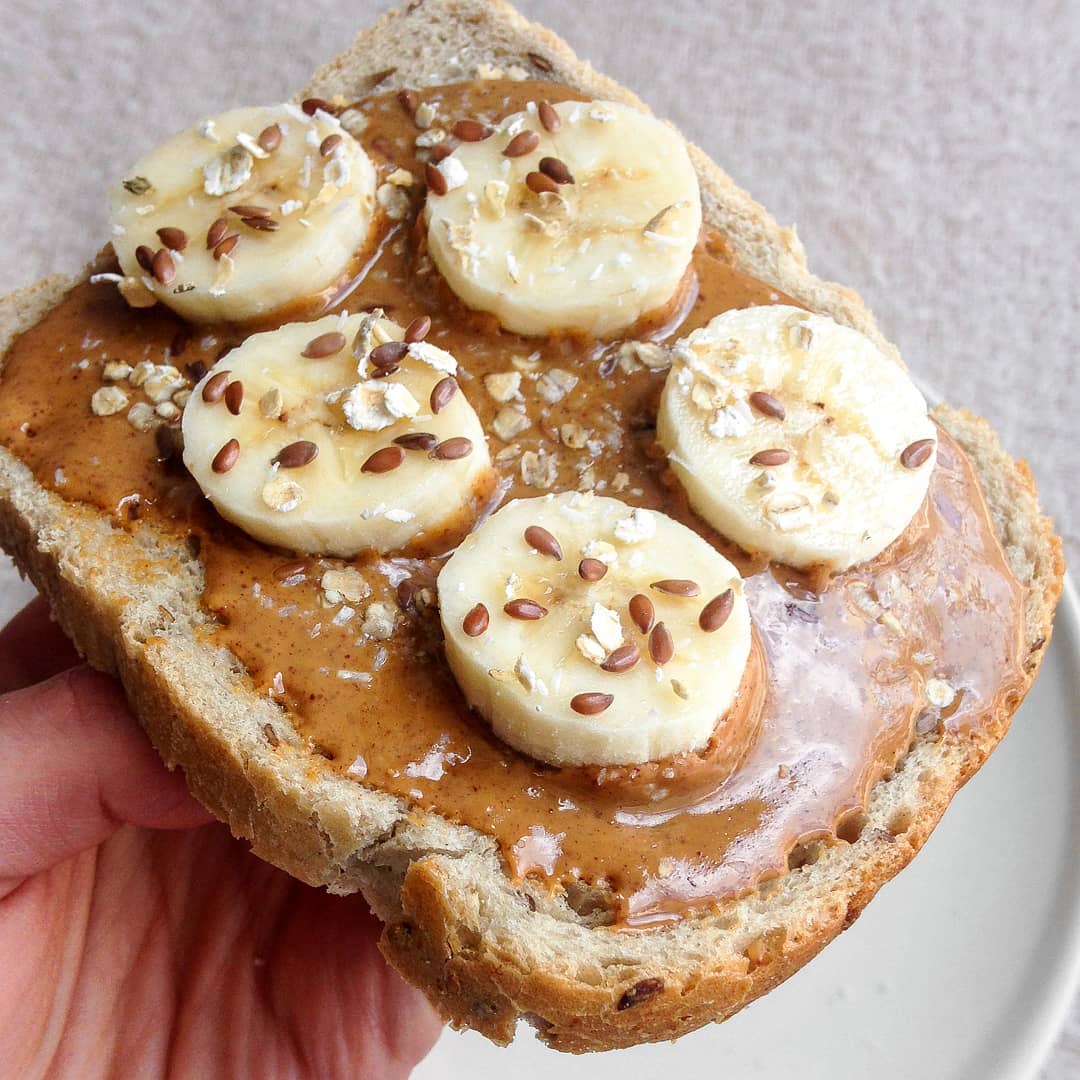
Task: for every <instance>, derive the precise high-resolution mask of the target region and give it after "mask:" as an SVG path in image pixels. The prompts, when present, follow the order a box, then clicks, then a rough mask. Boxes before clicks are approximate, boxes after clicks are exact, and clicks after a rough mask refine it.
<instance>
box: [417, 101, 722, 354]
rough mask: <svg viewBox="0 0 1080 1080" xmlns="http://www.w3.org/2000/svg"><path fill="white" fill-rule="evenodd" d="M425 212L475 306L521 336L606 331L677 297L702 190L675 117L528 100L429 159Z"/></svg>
mask: <svg viewBox="0 0 1080 1080" xmlns="http://www.w3.org/2000/svg"><path fill="white" fill-rule="evenodd" d="M439 192H442V194H440V193H439ZM425 216H426V220H427V226H428V246H429V249H430V251H431V254H432V257H433V258H434V260H435V263H436V265H437V266H438V268H439V270H440V271H441V273H442V275H443V277H445V278H446V281H447V283H448V284H449V285H450V288H451V289H453V290H454V292H455V293H456V294H457V295H458V296H459V297H460V298H461V299H462V300H464V302H465V303H466V304H468V305H469V306H470V307H472V308H478V309H479V310H481V311H488V312H491V313H492V314H493V315H495V317H496V318H497V319H498V320H499V322H500V323H501V324H502V325H503V326H504V327H506V329H508V330H512V331H514V332H515V333H519V334H550V333H558V332H562V331H581V332H584V333H587V334H591V335H592V336H594V337H605V336H608V335H611V334H615V333H617V332H618V331H620V330H624V329H626V328H627V327H628V326H631V325H632V324H633V323H635V322H636V321H637V320H638V319H639V318H640V317H641V316H643V315H645V314H648V313H649V312H654V311H656V310H658V309H660V308H663V307H664V306H665V305H666V304H668V303H669V301H671V299H672V297H673V296H674V295H675V293H676V291H677V290H678V288H679V286H680V283H681V281H682V279H683V276H684V274H685V273H686V270H687V267H688V266H689V265H690V257H691V255H692V253H693V250H694V244H695V243H696V241H697V236H698V230H699V229H700V228H701V197H700V193H699V190H698V181H697V176H696V174H695V173H694V169H693V166H692V165H691V164H690V158H689V155H688V154H687V152H686V147H685V145H684V144H683V142H682V140H681V139H680V138H679V136H678V135H677V134H676V133H675V132H674V131H673V130H672V129H671V128H670V127H668V126H667V125H666V124H664V123H662V122H661V121H659V120H657V119H656V118H655V117H653V116H649V115H647V114H646V113H642V112H638V111H637V110H636V109H632V108H630V107H629V106H627V105H621V104H617V103H615V102H609V101H594V102H584V103H583V102H576V101H567V102H563V103H562V104H559V105H556V106H554V107H552V106H551V105H548V104H547V103H544V104H543V105H542V106H541V107H540V108H539V109H537V107H536V106H535V105H534V104H530V106H529V108H528V110H526V111H525V112H520V113H515V114H514V115H512V116H509V117H507V118H506V119H505V120H503V122H502V123H501V124H499V126H498V128H497V129H496V130H495V131H494V132H493V133H492V134H490V135H489V136H488V137H486V138H482V139H481V140H480V141H477V142H465V143H462V144H461V145H460V146H459V147H458V148H457V149H456V150H455V151H454V152H453V154H451V155H450V156H449V157H447V158H444V159H443V160H442V161H441V162H440V163H439V164H438V165H432V166H429V172H428V198H427V204H426V207H425Z"/></svg>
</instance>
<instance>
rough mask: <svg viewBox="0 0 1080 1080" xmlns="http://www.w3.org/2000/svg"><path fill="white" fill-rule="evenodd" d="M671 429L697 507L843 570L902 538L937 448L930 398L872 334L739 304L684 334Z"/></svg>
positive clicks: (752, 541)
mask: <svg viewBox="0 0 1080 1080" xmlns="http://www.w3.org/2000/svg"><path fill="white" fill-rule="evenodd" d="M673 356H674V363H673V366H672V369H671V372H670V373H669V375H668V378H667V381H666V383H665V384H664V391H663V395H662V397H661V401H660V414H659V417H658V420H657V438H658V439H659V441H660V443H661V445H662V446H663V447H664V449H666V450H667V452H668V455H669V458H670V461H671V467H672V469H673V470H674V472H675V474H676V476H677V477H678V478H679V480H680V481H681V483H682V485H683V487H684V488H685V489H686V492H687V494H688V496H689V498H690V503H691V505H692V506H693V507H694V509H695V510H696V511H697V512H698V513H699V514H701V516H702V517H703V518H705V520H706V521H708V522H709V524H710V525H712V526H713V527H714V528H715V529H717V530H718V531H720V532H721V533H723V534H724V535H725V536H727V537H729V538H730V539H732V540H734V541H735V542H736V543H738V544H740V545H741V546H742V547H744V548H746V549H747V550H748V551H760V552H763V553H765V554H766V555H768V556H769V558H770V559H773V560H776V561H778V562H783V563H788V564H789V565H791V566H797V567H808V566H812V565H824V566H827V567H829V568H831V569H832V570H835V571H839V570H844V569H847V568H848V567H849V566H853V565H854V564H855V563H859V562H863V561H865V560H867V559H872V558H873V557H874V556H875V555H877V554H878V553H879V552H881V551H883V550H884V549H885V548H886V547H888V545H889V544H891V543H892V542H893V540H895V539H896V538H897V537H898V536H899V535H900V533H901V532H903V531H904V528H905V527H906V526H907V524H908V522H909V521H910V520H911V518H912V516H913V515H914V513H915V512H916V510H918V508H919V506H920V505H921V503H922V500H923V498H924V497H925V495H926V489H927V485H928V484H929V482H930V472H931V470H932V469H933V467H934V460H935V455H936V450H937V441H936V436H935V428H934V425H933V423H932V421H931V420H930V418H929V417H928V416H927V414H926V402H925V401H924V400H923V396H922V394H920V393H919V391H918V390H917V389H916V388H915V385H914V384H913V383H912V381H911V379H910V378H909V377H908V375H907V373H906V372H905V371H904V370H903V369H902V368H901V367H900V366H899V365H898V364H896V363H894V362H893V361H891V360H889V359H888V358H887V357H886V356H884V355H883V354H882V353H881V352H880V350H879V349H878V348H877V347H876V346H875V345H874V344H873V342H871V341H870V340H869V339H868V338H867V337H865V336H864V335H863V334H861V333H859V332H858V331H857V330H852V329H851V328H850V327H846V326H841V325H840V324H839V323H836V322H834V321H833V320H832V319H829V318H826V317H824V316H821V315H811V314H809V313H808V312H806V311H803V310H801V309H799V308H794V307H786V306H783V305H772V306H766V307H752V308H746V309H744V310H741V311H728V312H725V313H724V314H723V315H718V316H717V317H716V318H715V319H713V320H712V322H710V323H709V324H708V326H704V327H702V328H701V329H700V330H695V331H694V332H693V333H692V334H690V336H689V337H687V338H684V339H683V340H682V341H680V342H678V343H677V344H676V346H675V348H674V350H673Z"/></svg>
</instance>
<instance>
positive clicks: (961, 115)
mask: <svg viewBox="0 0 1080 1080" xmlns="http://www.w3.org/2000/svg"><path fill="white" fill-rule="evenodd" d="M383 6H384V5H383V4H381V3H378V2H370V0H352V2H351V3H349V4H347V5H346V4H342V3H333V2H330V0H303V3H296V0H261V2H256V3H245V4H238V3H235V2H227V0H183V2H182V3H179V4H178V3H175V2H174V0H173V2H165V0H142V2H140V3H131V2H130V0H98V2H96V3H81V4H76V3H70V4H62V3H55V2H53V3H50V2H43V0H37V2H34V0H0V87H2V88H3V94H4V106H5V107H4V110H3V114H2V119H0V131H2V132H3V143H2V149H3V153H2V155H0V207H2V217H0V222H2V234H0V236H2V241H0V293H2V292H6V291H8V290H9V289H12V288H15V287H17V286H19V285H24V284H27V283H29V282H31V281H33V280H35V279H36V278H38V277H40V276H41V275H43V274H45V273H48V272H51V271H66V272H70V271H72V270H75V269H77V268H78V267H79V266H80V265H81V263H82V262H83V261H84V260H85V259H86V258H88V257H89V255H90V254H91V253H92V252H93V250H95V248H96V247H97V246H98V244H99V243H100V241H101V239H102V237H104V236H106V235H107V233H106V216H105V210H104V203H105V200H104V187H105V184H106V183H107V182H108V181H110V180H112V179H114V178H115V177H116V176H117V175H119V173H121V172H122V171H123V168H124V166H125V164H127V163H129V162H130V161H133V160H134V159H135V158H136V157H137V156H138V155H139V154H140V153H142V151H143V150H144V149H146V148H147V147H148V146H149V145H151V144H152V143H153V142H155V141H156V140H157V139H158V138H159V137H161V136H164V135H166V134H168V133H170V132H171V131H173V130H175V129H176V128H178V127H181V126H183V125H184V124H185V123H188V122H190V120H191V119H193V118H194V117H195V116H197V115H199V114H200V113H203V112H212V111H216V110H218V109H221V108H225V107H228V106H231V105H234V104H248V103H251V104H255V103H260V102H269V101H274V100H278V99H282V98H284V97H286V96H288V95H289V94H290V93H291V92H292V91H293V90H295V89H296V88H297V87H300V86H302V85H303V84H304V83H305V82H306V81H307V76H308V75H309V73H310V72H311V71H312V70H313V69H314V68H315V67H316V66H317V65H318V64H319V63H320V62H322V61H323V60H325V59H327V58H329V57H330V56H333V55H334V54H336V53H337V52H339V51H341V50H342V49H343V48H344V47H345V46H347V45H348V44H349V42H350V41H351V39H352V37H353V35H354V33H355V31H356V30H357V29H358V28H359V27H361V26H363V25H365V24H366V23H367V22H369V21H370V20H371V18H372V17H373V16H374V15H375V14H377V13H378V12H379V11H380V10H381V9H382V7H383ZM519 6H520V7H521V8H522V9H523V10H524V11H525V13H526V14H528V15H530V16H532V17H534V18H536V19H539V20H541V21H544V22H546V23H547V24H548V25H549V26H551V27H552V28H553V29H555V30H556V31H557V32H559V33H560V34H561V35H562V36H563V37H565V38H566V39H567V40H569V41H570V43H571V44H572V45H573V46H574V47H575V48H576V49H577V51H578V52H579V54H580V55H582V56H584V57H587V58H588V59H590V60H591V61H592V62H593V63H594V64H595V66H596V67H597V68H599V69H600V70H601V71H605V72H607V73H608V74H611V75H613V76H615V77H616V78H617V79H619V80H620V81H621V82H623V83H625V84H626V85H628V86H630V87H631V88H633V89H635V90H637V91H638V92H639V93H640V95H641V96H642V97H643V98H644V99H645V100H646V101H647V102H648V103H649V104H650V105H651V106H652V107H653V108H654V109H655V110H656V111H657V112H658V113H660V114H661V115H663V116H666V117H668V118H670V119H672V120H674V121H675V122H676V123H677V124H678V125H679V126H680V127H681V128H682V130H683V131H684V132H685V133H686V134H687V135H688V136H690V137H691V138H692V139H694V141H696V142H698V143H699V144H700V145H701V146H703V147H704V148H705V150H706V151H708V152H709V153H710V154H711V156H712V157H713V158H715V159H716V160H717V161H719V162H720V163H721V164H722V165H723V166H724V167H725V168H726V169H727V170H728V172H729V173H731V175H732V176H733V177H734V178H735V179H736V180H737V181H738V182H739V183H740V184H742V185H743V186H745V187H747V188H748V189H749V190H750V191H751V192H753V194H754V195H755V196H756V197H757V198H758V199H759V200H760V201H761V202H763V203H764V204H765V205H766V206H768V207H769V208H770V210H771V211H772V212H773V213H774V214H775V215H776V217H778V218H779V219H780V220H781V221H782V222H785V223H791V222H794V223H796V224H797V225H798V227H799V232H800V235H801V236H802V239H803V241H804V243H805V244H806V247H807V249H808V251H809V252H810V257H811V265H812V267H813V268H814V269H815V270H816V271H817V272H818V273H821V274H823V275H825V276H828V277H832V278H835V279H836V280H839V281H843V282H845V283H848V284H851V285H854V286H856V287H857V288H858V289H859V290H860V292H861V293H862V294H863V297H864V298H865V299H866V301H867V303H868V304H869V305H870V307H871V308H872V309H873V310H874V311H875V312H876V314H877V315H878V318H879V321H880V323H881V326H882V328H883V330H884V331H885V333H886V335H888V336H889V337H891V338H892V339H893V340H894V341H896V342H897V343H898V344H899V346H900V348H901V351H902V352H903V354H904V357H905V359H906V360H907V362H908V364H909V365H910V366H911V367H912V368H913V369H914V370H915V372H916V373H917V374H918V375H921V376H923V377H924V378H925V379H926V380H928V381H929V382H930V383H932V384H933V385H934V386H936V387H938V388H940V390H941V391H942V393H943V394H944V396H945V398H946V399H947V400H949V401H952V402H955V403H958V404H964V405H967V406H968V407H970V408H972V409H974V410H975V411H976V412H979V413H981V414H982V415H984V416H986V417H988V418H989V419H990V420H991V421H992V422H993V424H994V426H995V427H996V428H997V429H998V431H999V432H1000V434H1001V436H1002V439H1003V441H1004V443H1005V445H1006V447H1008V448H1009V449H1010V450H1011V451H1012V452H1013V453H1014V454H1016V455H1018V456H1023V457H1026V458H1027V459H1028V460H1029V461H1030V463H1031V465H1032V468H1033V469H1034V472H1035V476H1036V479H1037V481H1038V483H1039V487H1040V491H1041V495H1042V500H1043V504H1044V506H1045V507H1046V509H1047V510H1048V511H1049V512H1050V513H1052V514H1053V515H1054V517H1055V518H1056V519H1057V523H1058V528H1059V531H1060V532H1061V534H1062V535H1063V536H1064V537H1065V540H1066V547H1067V555H1068V556H1071V557H1072V558H1073V559H1075V558H1076V557H1077V556H1080V506H1078V505H1077V504H1078V501H1080V500H1078V499H1077V495H1078V493H1080V479H1078V476H1080V470H1078V469H1077V466H1076V462H1075V456H1074V447H1075V445H1076V423H1077V421H1076V402H1077V363H1076V361H1075V359H1074V355H1075V353H1076V350H1077V347H1078V342H1080V319H1078V312H1080V289H1078V287H1077V284H1076V280H1075V274H1076V272H1077V270H1078V269H1080V215H1078V214H1077V209H1076V200H1077V198H1078V194H1077V193H1078V192H1080V120H1078V116H1080V113H1078V110H1077V100H1078V98H1080V4H1078V3H1076V2H1075V0H1026V2H1023V0H1021V2H1007V0H954V2H951V3H950V2H946V0H942V2H940V3H930V2H926V0H916V2H904V0H888V2H885V0H882V2H871V0H862V2H860V3H852V2H851V0H787V2H782V0H728V2H724V3H717V2H714V3H711V4H700V3H695V2H692V0H667V2H666V3H657V2H656V0H634V2H628V3H616V2H615V0H593V2H591V3H588V2H583V0H550V2H543V0H521V3H520V4H519ZM25 595H28V593H27V592H26V591H25V587H24V586H21V585H19V584H18V583H17V582H16V581H15V578H14V575H13V573H12V571H11V569H10V567H9V566H8V565H7V564H6V563H5V562H3V557H2V556H0V622H2V620H3V618H4V616H5V615H6V613H8V612H9V611H11V610H13V608H14V606H15V604H16V603H18V602H19V601H20V600H21V599H22V598H23V597H24V596H25ZM1077 1075H1080V1002H1078V1003H1077V1005H1076V1006H1074V1009H1073V1014H1072V1019H1071V1024H1070V1027H1069V1028H1068V1029H1067V1030H1066V1032H1064V1033H1063V1036H1062V1039H1061V1041H1060V1043H1059V1045H1058V1047H1057V1049H1056V1051H1055V1053H1054V1055H1053V1058H1052V1059H1051V1061H1050V1063H1049V1064H1048V1066H1047V1069H1046V1071H1045V1073H1044V1080H1066V1078H1071V1077H1075V1076H1077Z"/></svg>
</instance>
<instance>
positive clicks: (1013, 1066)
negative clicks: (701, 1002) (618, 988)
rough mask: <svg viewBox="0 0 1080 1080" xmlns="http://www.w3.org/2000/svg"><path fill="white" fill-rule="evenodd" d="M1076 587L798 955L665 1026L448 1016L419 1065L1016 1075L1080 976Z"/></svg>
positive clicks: (420, 1073)
mask: <svg viewBox="0 0 1080 1080" xmlns="http://www.w3.org/2000/svg"><path fill="white" fill-rule="evenodd" d="M1078 719H1080V604H1078V602H1077V597H1076V594H1075V592H1073V591H1072V589H1071V586H1068V585H1067V586H1066V592H1065V595H1064V596H1063V597H1062V601H1061V604H1060V606H1059V608H1058V614H1057V620H1056V629H1055V632H1054V640H1053V642H1052V644H1051V645H1050V648H1049V651H1048V653H1047V656H1046V660H1045V662H1044V663H1043V668H1042V673H1041V674H1040V676H1039V678H1038V680H1037V682H1036V683H1035V686H1034V688H1033V689H1032V691H1031V693H1030V694H1029V695H1028V698H1027V700H1026V701H1025V702H1024V704H1023V706H1022V707H1021V708H1020V711H1019V712H1018V713H1017V715H1016V717H1015V718H1014V720H1013V725H1012V730H1011V731H1010V732H1009V734H1008V735H1007V736H1006V738H1005V740H1004V742H1002V744H1001V746H1000V747H999V748H998V749H997V750H996V751H995V753H994V755H993V757H991V759H990V761H989V762H987V764H986V765H985V766H984V767H983V768H982V769H981V770H980V771H979V773H978V774H977V775H976V776H975V777H974V779H972V781H971V782H970V783H969V784H968V785H967V787H966V788H964V790H963V791H961V792H960V794H959V795H957V797H956V799H955V800H954V802H953V804H952V806H950V808H949V810H948V812H947V813H946V815H945V817H944V819H943V821H942V823H941V825H940V826H939V827H938V829H937V830H936V831H935V832H934V834H933V836H932V837H931V838H930V840H929V842H928V843H927V844H926V846H925V847H924V848H923V850H922V852H921V853H920V854H919V855H918V856H917V857H916V859H915V861H914V862H913V863H912V864H911V866H909V867H908V868H907V869H906V870H905V871H904V872H903V873H901V874H900V876H899V877H897V878H896V879H895V880H894V881H893V882H892V883H890V884H889V885H886V886H885V888H884V889H883V890H882V891H881V893H880V894H879V895H878V897H877V899H875V900H874V901H873V903H871V904H870V906H869V907H868V908H867V909H866V911H865V912H864V913H863V914H862V916H860V918H859V921H858V922H857V923H856V924H855V925H854V926H853V927H852V928H851V929H850V930H848V931H847V932H846V933H844V934H842V935H841V936H840V937H839V939H837V940H836V941H835V942H833V944H831V945H830V946H828V948H826V949H825V951H824V952H823V953H822V954H821V955H820V956H819V957H818V958H817V959H816V960H814V961H813V962H812V963H810V964H809V965H808V966H807V967H806V968H804V969H803V970H802V971H801V972H799V973H798V974H796V975H795V976H794V977H793V978H791V979H790V980H789V981H788V982H786V983H785V984H784V985H783V986H781V987H780V988H779V989H777V990H774V991H773V992H772V993H771V994H768V995H766V997H764V998H762V999H761V1000H760V1001H758V1002H756V1003H755V1004H753V1005H751V1006H750V1007H749V1008H748V1009H746V1010H745V1011H744V1012H742V1013H740V1014H739V1015H738V1016H736V1017H734V1018H733V1019H731V1020H729V1021H728V1022H727V1023H725V1024H721V1025H713V1026H710V1027H708V1028H704V1029H702V1030H701V1031H697V1032H695V1033H694V1034H693V1035H688V1036H686V1037H685V1038H683V1039H681V1040H679V1042H677V1043H675V1044H670V1043H664V1044H660V1045H655V1046H641V1047H635V1048H633V1049H631V1050H621V1051H613V1052H609V1053H605V1054H590V1055H587V1056H585V1057H576V1058H575V1057H570V1056H569V1055H566V1054H559V1053H557V1052H556V1051H554V1050H548V1049H547V1048H546V1047H545V1046H543V1045H542V1044H541V1043H539V1042H537V1041H536V1039H535V1038H534V1037H533V1036H532V1034H531V1029H529V1028H527V1027H526V1025H524V1024H523V1025H521V1028H520V1031H519V1035H518V1038H517V1040H516V1041H515V1042H514V1044H513V1045H512V1046H511V1047H510V1048H509V1049H506V1050H500V1049H498V1048H497V1047H494V1046H492V1045H491V1044H490V1043H488V1042H487V1041H486V1040H485V1039H483V1038H481V1037H480V1036H479V1035H476V1034H475V1033H473V1032H465V1033H457V1032H452V1031H447V1032H445V1033H444V1034H443V1035H442V1037H441V1038H440V1039H439V1042H438V1043H437V1044H436V1047H435V1049H434V1051H433V1052H432V1054H431V1056H430V1057H428V1058H427V1060H426V1061H424V1062H423V1064H422V1065H421V1066H420V1067H419V1068H418V1069H417V1070H416V1072H415V1073H414V1074H413V1077H414V1080H459V1078H460V1080H476V1078H477V1077H486V1076H500V1075H505V1076H512V1077H513V1078H514V1080H534V1078H535V1080H541V1078H542V1080H550V1077H552V1076H558V1077H559V1080H575V1078H578V1077H581V1078H585V1077H587V1078H588V1080H605V1078H608V1077H610V1078H613V1080H614V1078H617V1080H656V1078H657V1077H665V1076H668V1077H690V1076H701V1077H713V1076H722V1077H724V1078H725V1080H791V1078H792V1077H796V1076H797V1077H798V1078H799V1080H819V1078H820V1080H856V1078H858V1080H864V1078H866V1077H873V1078H874V1080H894V1078H895V1080H912V1078H920V1080H921V1078H923V1077H925V1078H932V1080H1021V1078H1028V1077H1032V1076H1033V1075H1034V1074H1035V1072H1036V1071H1037V1070H1038V1068H1039V1066H1040V1065H1041V1064H1042V1063H1043V1059H1044V1058H1045V1056H1046V1054H1047V1052H1048V1051H1049V1049H1050V1046H1051V1043H1052V1042H1053V1040H1054V1038H1055V1036H1056V1035H1057V1033H1058V1031H1059V1029H1060V1027H1061V1024H1062V1021H1063V1019H1064V1017H1065V1012H1066V1010H1067V1008H1068V1006H1069V1003H1070V1001H1071V1000H1072V994H1073V992H1074V990H1075V988H1076V986H1077V983H1078V981H1080V859H1078V852H1080V785H1078V784H1077V782H1076V778H1075V770H1076V769H1077V768H1078V766H1080V725H1078V723H1077V721H1078Z"/></svg>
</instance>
